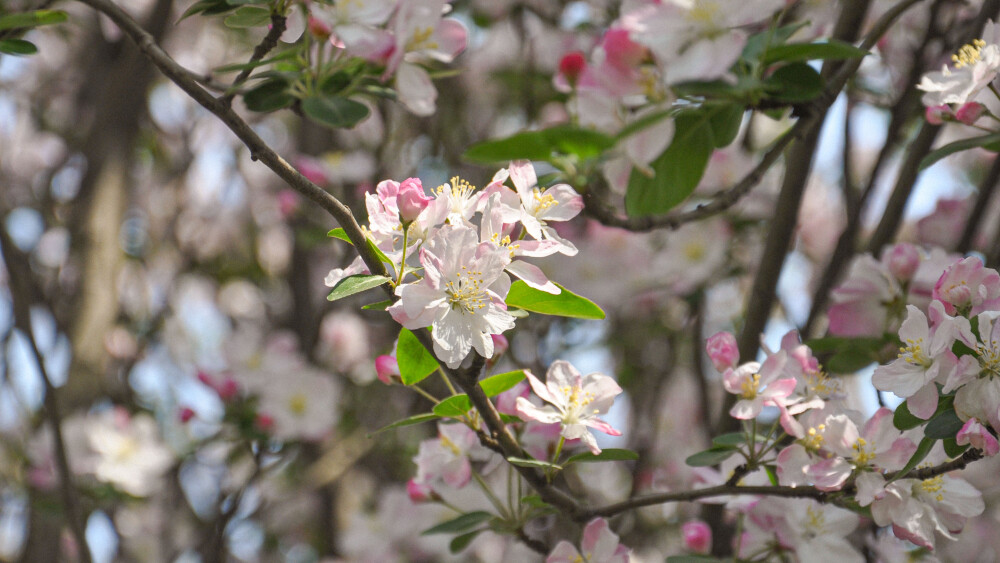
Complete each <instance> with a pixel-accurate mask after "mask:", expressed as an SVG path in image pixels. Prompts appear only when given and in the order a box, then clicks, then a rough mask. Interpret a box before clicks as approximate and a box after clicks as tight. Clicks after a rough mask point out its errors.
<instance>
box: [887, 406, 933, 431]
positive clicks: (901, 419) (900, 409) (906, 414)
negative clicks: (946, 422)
mask: <svg viewBox="0 0 1000 563" xmlns="http://www.w3.org/2000/svg"><path fill="white" fill-rule="evenodd" d="M925 422H927V421H926V420H923V419H922V418H919V417H917V415H915V414H913V413H911V412H910V407H908V406H907V405H906V401H903V402H902V403H899V406H897V407H896V411H895V412H894V413H892V425H893V426H895V427H896V429H897V430H909V429H911V428H916V427H918V426H920V425H921V424H923V423H925Z"/></svg>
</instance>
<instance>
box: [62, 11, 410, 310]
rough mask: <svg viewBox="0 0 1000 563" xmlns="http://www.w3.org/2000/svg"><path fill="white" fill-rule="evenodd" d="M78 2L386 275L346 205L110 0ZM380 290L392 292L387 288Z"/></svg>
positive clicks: (377, 271)
mask: <svg viewBox="0 0 1000 563" xmlns="http://www.w3.org/2000/svg"><path fill="white" fill-rule="evenodd" d="M79 1H80V2H81V3H83V4H86V5H88V6H90V7H91V8H93V9H95V10H97V11H99V12H101V13H103V14H104V15H106V16H108V17H109V18H110V19H111V21H113V22H115V24H116V25H118V27H119V28H121V30H122V31H123V32H125V34H126V35H128V36H129V37H130V38H131V39H132V40H133V41H134V42H135V43H136V44H137V45H138V47H139V49H140V50H141V51H142V52H143V53H144V54H145V55H146V56H147V57H149V59H150V61H152V62H153V64H154V65H156V67H157V68H158V69H159V70H160V72H162V73H163V74H164V75H165V76H166V77H167V78H169V79H170V80H171V81H172V82H173V83H174V84H176V85H177V86H178V87H180V88H181V90H184V92H186V93H187V94H188V95H189V96H191V97H192V98H194V100H195V101H196V102H198V103H199V104H200V105H201V106H202V107H204V108H205V109H207V110H208V111H210V112H212V113H213V114H214V115H215V116H216V117H218V118H219V120H221V121H222V122H223V123H225V124H226V126H227V127H229V129H230V131H232V132H233V133H235V134H236V136H237V137H239V139H240V140H241V141H242V142H243V144H244V145H246V147H247V148H248V149H250V158H251V159H253V160H259V161H261V162H263V163H264V165H265V166H267V167H268V168H270V169H271V170H272V171H273V172H274V173H275V174H277V175H278V177H280V178H281V179H282V180H284V181H285V183H287V184H288V185H289V186H290V187H292V188H293V189H295V190H296V191H297V192H299V193H301V194H302V195H303V196H305V197H306V198H307V199H309V200H310V201H312V202H313V203H315V204H317V205H319V206H320V207H322V208H323V210H325V211H326V212H327V213H329V214H330V215H331V216H333V218H334V219H336V221H337V223H339V224H340V226H341V227H343V229H344V232H345V233H346V234H347V237H348V238H350V239H351V243H353V244H354V248H355V249H356V250H357V251H358V254H360V255H361V258H362V260H364V262H365V265H367V266H368V270H369V271H370V272H371V273H373V274H378V275H386V269H385V265H384V264H382V262H381V261H380V260H379V259H378V258H377V257H376V256H375V254H374V253H373V252H372V251H371V249H369V248H368V243H367V239H366V238H365V234H364V232H363V231H362V230H361V226H360V225H359V224H358V222H357V220H356V219H355V218H354V214H352V213H351V210H350V209H349V208H348V207H347V206H346V205H344V204H343V203H341V201H340V200H338V199H337V198H335V197H333V196H332V195H330V194H329V193H328V192H326V191H325V190H323V189H322V188H320V187H319V186H317V185H316V184H314V183H312V182H310V181H309V180H308V179H307V178H306V177H305V176H303V175H302V174H301V173H299V171H298V170H296V169H295V168H294V167H293V166H292V165H291V164H289V163H288V161H286V160H285V159H284V158H282V157H281V156H280V155H278V153H276V152H274V150H273V149H272V148H271V147H269V146H268V145H267V143H265V142H264V140H263V139H261V138H260V136H259V135H257V133H256V132H255V131H254V130H253V129H252V128H251V127H250V125H249V124H247V122H246V121H244V120H243V118H241V117H240V116H239V115H237V114H236V112H234V111H233V110H232V108H230V107H229V105H228V104H225V103H223V100H219V99H216V98H215V97H213V96H212V95H211V94H210V93H209V92H208V91H206V90H205V89H204V88H202V87H201V85H200V84H198V82H197V81H195V80H194V79H193V78H191V71H189V70H187V69H184V68H183V67H181V66H180V65H179V64H177V62H176V61H174V60H173V58H171V57H170V55H168V54H167V53H166V52H165V51H163V49H161V48H160V47H159V46H158V45H157V44H156V41H155V40H154V39H153V37H152V36H151V35H150V34H148V33H146V31H145V30H144V29H142V27H141V26H140V25H139V24H138V23H136V21H135V20H134V19H132V17H131V16H129V15H128V14H127V13H125V12H124V11H123V10H122V9H121V8H119V7H118V6H116V5H115V4H113V3H112V2H110V0H79ZM383 287H384V288H385V289H386V290H388V291H390V292H391V289H390V288H388V287H386V286H383Z"/></svg>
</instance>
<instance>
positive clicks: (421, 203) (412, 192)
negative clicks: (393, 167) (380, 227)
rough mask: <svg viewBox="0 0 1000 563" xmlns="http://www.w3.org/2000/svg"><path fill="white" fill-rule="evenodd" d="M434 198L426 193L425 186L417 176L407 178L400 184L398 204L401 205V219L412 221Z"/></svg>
mask: <svg viewBox="0 0 1000 563" xmlns="http://www.w3.org/2000/svg"><path fill="white" fill-rule="evenodd" d="M432 201H434V199H433V198H430V197H427V196H426V195H425V194H424V187H423V185H421V183H420V180H419V179H417V178H407V179H406V180H403V182H402V183H401V184H399V195H397V196H396V205H397V206H398V207H399V219H400V221H402V222H403V223H404V224H409V223H412V222H413V221H415V220H416V218H417V217H418V216H419V215H420V212H421V211H423V210H424V209H425V208H427V206H428V205H430V203H431V202H432Z"/></svg>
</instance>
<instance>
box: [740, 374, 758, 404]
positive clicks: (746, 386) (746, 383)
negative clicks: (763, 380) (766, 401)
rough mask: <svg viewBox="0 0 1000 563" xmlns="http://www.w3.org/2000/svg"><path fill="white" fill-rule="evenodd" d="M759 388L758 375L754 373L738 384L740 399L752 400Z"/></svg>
mask: <svg viewBox="0 0 1000 563" xmlns="http://www.w3.org/2000/svg"><path fill="white" fill-rule="evenodd" d="M759 388H760V374H759V373H755V374H753V375H751V376H750V377H747V378H745V379H744V380H743V382H742V383H740V398H741V399H747V400H752V399H755V398H756V397H757V390H758V389H759Z"/></svg>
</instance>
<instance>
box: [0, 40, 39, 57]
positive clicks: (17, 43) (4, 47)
mask: <svg viewBox="0 0 1000 563" xmlns="http://www.w3.org/2000/svg"><path fill="white" fill-rule="evenodd" d="M37 52H38V47H36V46H35V44H34V43H32V42H31V41H25V40H24V39H0V53H6V54H8V55H34V54H35V53H37Z"/></svg>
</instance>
